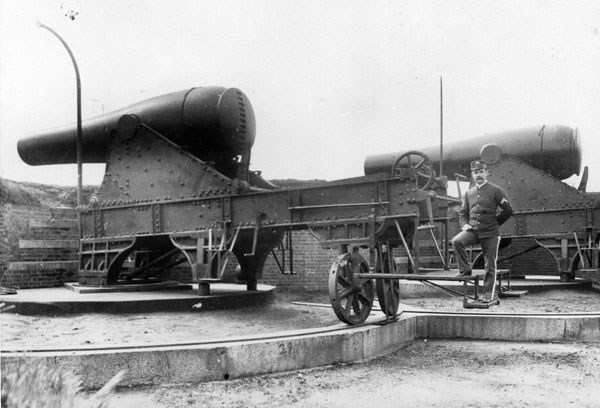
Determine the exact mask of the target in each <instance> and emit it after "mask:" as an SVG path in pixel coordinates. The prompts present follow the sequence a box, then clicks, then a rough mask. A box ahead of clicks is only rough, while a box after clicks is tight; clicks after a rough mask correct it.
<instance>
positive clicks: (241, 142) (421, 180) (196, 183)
mask: <svg viewBox="0 0 600 408" xmlns="http://www.w3.org/2000/svg"><path fill="white" fill-rule="evenodd" d="M254 138H255V118H254V113H253V109H252V106H251V104H250V102H249V100H248V98H247V97H246V95H245V94H244V93H243V92H242V91H240V90H238V89H235V88H229V89H227V88H221V87H207V88H193V89H190V90H185V91H181V92H176V93H172V94H169V95H164V96H159V97H156V98H152V99H149V100H146V101H143V102H140V103H138V104H135V105H132V106H129V107H126V108H124V109H121V110H118V111H116V112H113V113H109V114H107V115H104V116H102V117H98V118H93V119H89V120H87V121H85V122H84V123H83V142H82V144H83V146H82V147H83V152H84V153H83V161H85V162H105V163H106V171H105V175H104V179H103V181H102V184H101V185H100V187H99V189H98V191H97V193H95V194H94V195H93V196H92V197H91V198H90V202H89V204H88V205H86V206H84V207H83V208H81V209H80V231H81V239H80V248H79V284H80V285H104V286H106V285H116V284H119V283H120V282H126V281H132V280H135V279H149V278H152V277H155V276H157V275H162V276H164V273H165V270H169V269H170V268H172V267H173V266H174V265H176V264H179V263H187V265H188V266H189V267H190V268H191V275H192V281H193V282H197V283H198V284H199V289H200V293H201V294H207V293H209V292H210V284H211V283H213V282H217V281H219V280H221V279H222V277H223V274H224V272H225V269H226V267H227V264H228V261H229V259H230V258H231V256H232V255H233V256H235V257H236V259H237V261H238V263H239V272H238V279H239V280H241V281H245V282H246V285H247V289H248V290H255V289H256V284H257V280H258V279H260V278H261V275H262V269H263V265H264V263H265V260H266V258H267V257H268V255H269V253H270V252H271V251H272V250H273V249H274V248H275V247H276V246H277V245H279V244H280V243H281V241H282V239H284V237H287V239H289V233H290V231H294V230H300V229H305V230H310V231H311V232H312V234H313V235H314V236H315V237H317V238H318V239H319V241H320V243H321V245H322V246H323V247H327V248H337V249H339V251H340V257H339V258H338V259H337V260H336V261H335V262H334V263H333V266H332V268H331V273H330V279H329V281H330V297H331V301H332V305H333V307H334V310H335V312H336V314H337V315H338V317H340V319H342V320H343V321H345V322H348V323H352V324H354V323H360V322H362V321H364V320H365V319H366V317H367V316H368V314H369V312H370V310H371V306H372V303H373V299H374V287H373V286H376V289H377V292H378V297H379V301H380V304H381V305H382V308H383V310H384V311H385V312H386V314H387V315H395V313H396V311H397V309H398V293H397V292H398V291H397V288H398V284H397V281H394V280H390V279H378V280H377V281H376V284H375V285H373V280H372V279H371V278H369V277H365V276H362V277H358V276H359V274H362V273H370V272H374V271H375V272H381V273H392V272H394V271H395V262H394V260H393V257H392V256H390V255H388V254H390V253H391V251H392V250H393V248H395V247H400V246H402V247H404V248H405V249H406V250H407V251H408V252H409V253H410V252H411V251H413V252H414V253H415V254H414V256H411V262H412V265H413V267H414V268H415V270H416V271H418V269H419V256H418V245H416V246H415V245H413V240H414V239H415V237H416V235H417V234H416V232H417V231H418V230H420V229H429V230H431V229H433V228H436V224H439V223H442V224H444V223H445V222H446V221H447V213H448V211H447V210H448V203H449V202H452V199H450V198H446V197H445V196H446V180H445V179H444V178H438V177H435V175H434V174H433V168H432V167H431V164H430V160H429V159H428V158H427V157H426V156H424V155H422V154H419V153H417V152H410V153H408V154H406V155H403V156H402V158H401V160H397V161H395V162H394V163H392V164H390V166H389V167H388V168H386V169H383V170H382V171H381V172H376V173H374V174H369V175H365V176H362V177H356V178H350V179H343V180H336V181H331V182H328V183H326V184H324V185H322V186H316V187H304V188H285V189H284V188H278V187H277V186H275V185H273V184H272V183H270V182H268V181H266V180H264V179H263V178H262V177H261V176H260V173H259V172H256V171H251V170H250V169H249V166H250V153H251V148H252V145H253V142H254ZM18 150H19V154H20V156H21V157H22V159H23V160H24V161H25V162H27V163H29V164H31V165H45V164H59V163H74V162H75V160H76V154H75V153H76V130H75V126H67V127H63V128H59V129H54V130H50V131H46V132H42V133H39V134H36V135H32V136H30V137H28V138H25V139H23V140H21V141H20V142H19V145H18ZM360 248H363V249H368V252H369V262H367V261H366V260H365V259H364V257H363V255H361V254H360V253H359V251H360ZM354 274H357V278H355V277H354Z"/></svg>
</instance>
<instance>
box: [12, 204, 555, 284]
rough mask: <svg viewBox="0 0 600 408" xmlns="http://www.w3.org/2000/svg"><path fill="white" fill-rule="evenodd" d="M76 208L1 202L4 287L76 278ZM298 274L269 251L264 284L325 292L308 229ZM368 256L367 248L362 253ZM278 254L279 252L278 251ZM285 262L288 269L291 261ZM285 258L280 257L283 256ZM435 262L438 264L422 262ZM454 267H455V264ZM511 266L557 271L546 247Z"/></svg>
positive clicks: (322, 260)
mask: <svg viewBox="0 0 600 408" xmlns="http://www.w3.org/2000/svg"><path fill="white" fill-rule="evenodd" d="M76 217H77V214H76V211H75V210H74V209H69V208H47V207H36V206H23V205H14V204H4V205H1V206H0V273H1V276H2V279H1V282H0V284H1V285H2V286H8V287H14V288H21V289H23V288H39V287H54V286H61V285H62V284H63V283H64V282H69V281H76V280H77V224H76ZM421 242H422V245H421V255H422V258H421V259H422V260H424V259H427V258H429V259H432V260H435V258H436V256H437V255H436V251H435V249H434V248H432V247H431V245H430V242H431V241H430V242H429V244H428V243H427V241H426V240H423V241H421ZM292 243H293V250H294V272H295V274H289V273H285V274H284V273H282V272H281V271H280V269H279V267H278V265H277V263H276V261H275V259H274V257H273V255H269V257H268V259H267V261H266V263H265V268H264V270H263V278H262V279H261V280H260V282H261V283H266V284H269V285H275V286H278V287H281V288H286V289H301V290H307V291H317V290H318V291H326V290H327V285H328V277H329V276H328V275H329V273H328V272H329V269H330V267H331V265H332V263H333V262H334V261H335V260H336V258H337V256H338V251H337V250H334V249H323V248H321V247H320V245H319V244H318V242H317V240H316V239H315V238H314V237H313V236H312V235H311V234H310V233H309V232H308V231H294V232H292ZM532 244H533V242H532V241H531V240H530V239H526V238H523V239H520V238H519V239H513V241H512V242H511V245H510V246H509V247H508V248H507V249H505V250H504V251H502V253H501V256H503V257H504V256H508V255H510V254H512V253H516V252H518V251H522V250H524V249H526V248H528V247H529V246H530V245H532ZM361 254H362V255H363V257H365V259H367V260H368V259H369V254H368V251H366V250H363V251H362V252H361ZM277 256H278V257H280V254H279V253H277ZM394 256H395V257H396V260H397V261H398V262H399V265H400V268H401V269H400V272H402V273H404V272H406V268H407V263H408V260H407V258H406V256H405V254H404V253H403V251H402V250H399V249H396V250H395V252H394ZM287 261H288V260H286V269H288V268H289V263H288V262H287ZM280 262H281V259H280ZM236 266H237V261H236V259H235V257H232V258H231V259H230V261H229V265H228V268H227V272H226V274H225V277H224V280H225V281H226V282H235V267H236ZM424 266H435V265H428V264H426V265H424ZM451 266H453V267H455V266H454V265H451ZM499 267H501V268H511V269H512V270H513V272H514V273H515V274H517V275H518V274H536V275H544V274H548V275H556V274H557V273H558V272H557V269H556V263H555V260H554V258H553V257H552V256H551V255H550V254H549V253H548V252H547V251H545V250H541V249H536V250H534V251H531V252H529V253H528V254H527V255H526V256H520V257H517V258H514V259H512V260H510V261H507V262H504V263H502V264H500V265H499ZM163 278H167V279H172V280H178V281H181V282H189V281H190V280H191V273H190V269H189V267H187V265H186V264H182V265H181V266H180V267H178V268H175V269H174V270H173V271H172V272H171V274H170V275H165V276H163Z"/></svg>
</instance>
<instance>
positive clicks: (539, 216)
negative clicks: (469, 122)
mask: <svg viewBox="0 0 600 408" xmlns="http://www.w3.org/2000/svg"><path fill="white" fill-rule="evenodd" d="M444 151H445V154H444V157H443V169H445V172H446V173H447V174H454V176H455V177H456V178H457V181H459V180H466V179H467V178H466V177H465V176H464V175H468V174H469V173H470V170H469V167H468V166H469V162H470V161H471V160H473V159H474V158H475V157H480V158H481V159H482V160H483V161H485V162H486V163H487V165H488V170H489V173H490V179H491V180H492V182H493V183H495V184H498V185H499V186H501V187H503V188H504V190H505V191H506V193H507V195H508V196H509V198H510V200H511V203H512V206H513V208H514V210H515V212H514V215H513V217H512V218H511V219H509V221H508V222H506V223H505V224H504V225H503V226H502V228H501V243H500V253H499V263H501V262H505V265H506V264H508V265H509V267H511V266H510V264H511V263H515V262H517V261H518V260H519V259H521V261H523V262H525V261H527V259H526V258H527V257H529V256H533V254H534V253H535V252H534V251H536V250H537V252H539V251H542V252H544V253H546V255H550V256H551V257H552V259H553V260H554V262H553V263H554V267H552V266H551V267H550V269H551V270H550V271H548V272H547V274H550V275H560V276H561V278H562V279H563V280H569V279H573V278H574V277H576V276H577V275H579V276H580V277H584V278H593V277H596V278H597V274H598V260H599V252H598V246H599V241H600V234H599V232H600V195H599V194H598V193H590V192H587V191H586V184H587V178H588V176H587V174H588V170H587V167H586V168H585V169H584V171H583V174H582V176H581V182H580V184H579V186H578V187H577V188H576V187H572V186H570V185H569V184H567V183H566V182H564V180H566V179H568V178H569V177H571V176H573V175H576V174H577V175H579V174H580V171H581V162H582V160H581V139H580V137H579V132H578V130H577V129H576V128H571V127H568V126H563V125H551V126H550V125H549V126H540V127H531V128H524V129H517V130H511V131H505V132H498V133H491V134H487V135H484V136H480V137H475V138H472V139H468V140H464V141H459V142H454V143H448V144H447V145H446V146H444ZM422 152H423V153H425V154H427V155H428V156H429V157H430V159H431V161H432V164H433V165H434V166H437V165H439V162H440V151H439V147H430V148H424V149H422ZM402 154H403V152H397V153H390V154H385V155H377V156H370V157H368V158H367V159H366V160H365V173H366V174H372V173H376V172H377V171H379V170H380V169H383V168H385V167H386V166H388V165H389V164H390V163H392V162H393V161H394V160H395V159H396V158H397V157H399V156H400V155H402ZM458 191H459V192H460V188H459V189H458ZM454 219H455V218H454ZM450 229H451V230H454V231H455V232H458V225H457V223H456V222H450ZM517 243H518V245H517ZM479 255H480V254H479ZM479 255H478V253H477V251H476V253H475V256H476V257H475V259H474V262H475V264H476V265H477V264H482V261H483V259H482V257H481V256H479ZM528 263H529V264H533V265H534V264H535V262H532V261H530V262H528ZM551 264H552V262H551ZM515 269H517V268H515ZM535 272H536V273H538V274H539V271H535Z"/></svg>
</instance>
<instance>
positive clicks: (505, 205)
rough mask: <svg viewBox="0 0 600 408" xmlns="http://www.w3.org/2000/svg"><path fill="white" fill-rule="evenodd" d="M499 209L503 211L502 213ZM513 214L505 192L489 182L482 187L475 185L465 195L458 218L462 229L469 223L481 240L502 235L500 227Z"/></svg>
mask: <svg viewBox="0 0 600 408" xmlns="http://www.w3.org/2000/svg"><path fill="white" fill-rule="evenodd" d="M498 208H500V209H501V211H500V213H498V211H497V210H498ZM512 213H513V209H512V206H511V205H510V202H509V201H508V197H506V193H505V192H504V190H503V189H502V188H501V187H499V186H497V185H495V184H492V183H490V182H487V183H485V184H484V185H483V186H481V187H479V186H477V185H475V186H474V187H472V188H470V189H469V191H467V192H466V193H465V198H464V200H463V202H462V205H461V207H460V210H459V212H458V217H459V221H460V226H461V228H462V226H463V225H465V224H467V223H468V224H469V225H471V227H473V232H475V233H477V235H478V236H479V237H480V238H491V237H495V236H498V235H500V225H502V224H504V222H505V221H506V220H508V219H509V218H510V216H511V215H512Z"/></svg>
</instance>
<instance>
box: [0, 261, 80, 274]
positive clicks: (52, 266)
mask: <svg viewBox="0 0 600 408" xmlns="http://www.w3.org/2000/svg"><path fill="white" fill-rule="evenodd" d="M78 267H79V261H40V262H37V261H35V262H10V263H9V264H8V270H9V271H13V272H20V271H47V270H56V269H77V268H78Z"/></svg>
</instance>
